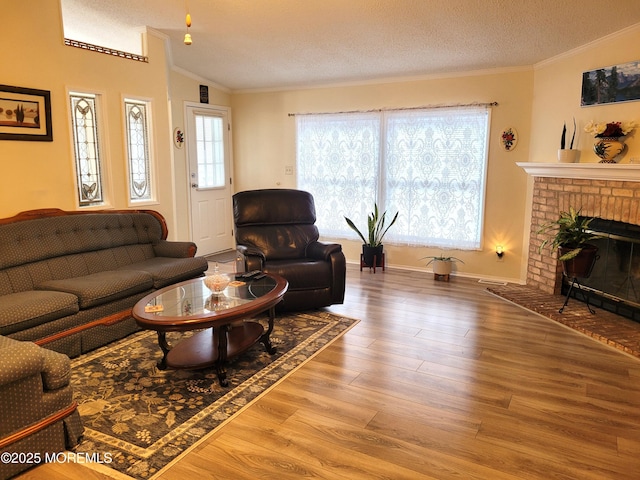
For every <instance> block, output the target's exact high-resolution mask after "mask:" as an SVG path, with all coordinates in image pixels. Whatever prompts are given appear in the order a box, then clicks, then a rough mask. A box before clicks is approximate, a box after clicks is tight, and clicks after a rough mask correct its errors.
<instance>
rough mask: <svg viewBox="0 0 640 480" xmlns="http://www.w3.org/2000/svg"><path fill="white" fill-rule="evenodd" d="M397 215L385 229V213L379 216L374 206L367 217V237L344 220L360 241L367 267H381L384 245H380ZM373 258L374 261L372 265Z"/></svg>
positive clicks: (352, 224)
mask: <svg viewBox="0 0 640 480" xmlns="http://www.w3.org/2000/svg"><path fill="white" fill-rule="evenodd" d="M398 213H399V212H396V214H395V215H394V217H393V219H392V220H391V223H389V225H388V226H386V228H385V223H386V216H387V212H386V211H385V212H384V213H383V214H382V215H379V212H378V204H377V203H375V204H374V208H373V212H372V213H370V214H369V215H368V216H367V233H368V235H367V237H366V238H365V236H364V235H363V234H362V232H360V230H359V229H358V227H356V225H355V223H353V221H352V220H351V219H349V218H347V217H344V219H345V220H346V221H347V225H349V227H351V229H352V230H353V231H355V232H356V233H357V234H358V236H359V237H360V238H361V239H362V242H363V244H362V255H363V257H364V263H365V264H366V265H367V266H368V267H373V266H376V267H381V266H383V263H382V250H383V248H384V245H383V244H382V239H383V238H384V236H385V234H386V233H387V231H388V230H389V229H390V228H391V226H392V225H393V224H394V223H396V220H397V219H398ZM374 257H375V259H376V261H375V265H374V260H373V259H374Z"/></svg>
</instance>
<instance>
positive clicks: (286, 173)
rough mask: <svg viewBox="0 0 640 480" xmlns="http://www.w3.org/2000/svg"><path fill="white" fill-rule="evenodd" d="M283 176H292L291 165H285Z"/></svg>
mask: <svg viewBox="0 0 640 480" xmlns="http://www.w3.org/2000/svg"><path fill="white" fill-rule="evenodd" d="M284 174H285V175H293V167H292V166H291V165H286V166H285V167H284Z"/></svg>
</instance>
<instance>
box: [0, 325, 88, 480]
mask: <svg viewBox="0 0 640 480" xmlns="http://www.w3.org/2000/svg"><path fill="white" fill-rule="evenodd" d="M0 355H1V356H2V369H1V370H0V405H2V421H1V422H0V452H5V455H7V457H8V458H9V459H12V458H14V457H12V456H11V455H10V454H12V453H15V454H20V455H19V456H16V457H15V458H16V459H17V460H16V461H15V462H12V461H7V462H2V463H0V479H5V478H9V477H11V476H13V475H16V474H17V473H19V472H21V471H22V470H25V469H27V468H29V467H31V466H33V465H34V464H37V463H40V462H43V461H45V456H46V454H47V453H58V452H64V451H65V450H66V449H72V448H74V447H75V446H77V445H78V443H79V440H80V437H81V436H82V432H83V427H82V422H81V420H80V415H79V414H78V410H77V404H76V402H75V401H74V400H73V391H72V390H71V385H70V384H69V380H70V377H71V365H70V364H71V362H70V361H69V357H67V356H66V355H63V354H61V353H58V352H54V351H52V350H47V349H46V348H42V347H39V346H38V345H36V344H35V343H32V342H20V341H17V340H13V339H12V338H8V337H4V336H0ZM22 454H24V455H22Z"/></svg>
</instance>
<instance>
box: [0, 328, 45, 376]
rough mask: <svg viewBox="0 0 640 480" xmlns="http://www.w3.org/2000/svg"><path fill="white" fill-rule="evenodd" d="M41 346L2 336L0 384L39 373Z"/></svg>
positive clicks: (42, 363) (41, 364)
mask: <svg viewBox="0 0 640 480" xmlns="http://www.w3.org/2000/svg"><path fill="white" fill-rule="evenodd" d="M41 350H42V347H39V346H38V345H36V344H35V343H31V342H19V341H17V340H12V339H10V338H6V337H2V343H1V344H0V356H1V357H2V368H1V369H0V386H3V385H8V384H10V383H14V382H17V381H19V380H22V379H25V378H28V377H33V376H35V375H40V373H41V372H42V369H43V367H44V357H43V356H42V352H41Z"/></svg>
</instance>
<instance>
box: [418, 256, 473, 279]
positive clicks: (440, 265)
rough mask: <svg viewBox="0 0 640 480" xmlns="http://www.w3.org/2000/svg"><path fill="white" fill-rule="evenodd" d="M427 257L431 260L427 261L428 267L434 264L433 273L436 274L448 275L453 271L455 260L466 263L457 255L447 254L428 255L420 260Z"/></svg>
mask: <svg viewBox="0 0 640 480" xmlns="http://www.w3.org/2000/svg"><path fill="white" fill-rule="evenodd" d="M425 258H429V259H430V260H429V261H428V262H427V263H426V265H425V266H426V267H428V266H429V265H431V264H433V267H432V268H433V274H434V275H436V276H442V275H444V276H447V277H448V275H449V274H450V273H451V270H452V269H453V263H454V262H460V263H464V262H463V261H462V260H460V259H459V258H457V257H452V256H446V255H438V256H433V255H430V256H426V257H422V258H421V259H420V260H424V259H425Z"/></svg>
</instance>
